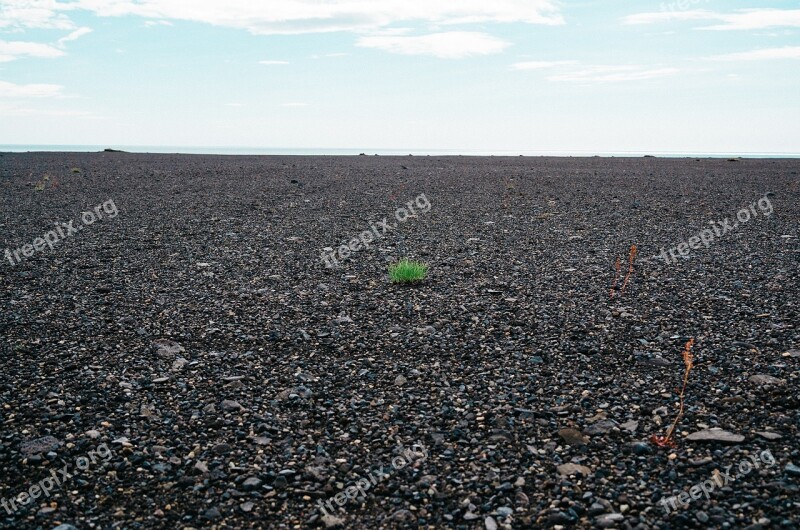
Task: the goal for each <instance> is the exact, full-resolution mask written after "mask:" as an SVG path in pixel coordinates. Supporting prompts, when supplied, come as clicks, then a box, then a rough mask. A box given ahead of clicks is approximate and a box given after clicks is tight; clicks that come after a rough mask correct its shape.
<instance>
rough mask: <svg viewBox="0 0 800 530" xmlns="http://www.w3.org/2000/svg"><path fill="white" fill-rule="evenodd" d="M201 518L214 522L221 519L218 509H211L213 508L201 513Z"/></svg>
mask: <svg viewBox="0 0 800 530" xmlns="http://www.w3.org/2000/svg"><path fill="white" fill-rule="evenodd" d="M203 517H205V518H206V519H208V520H210V521H214V520H216V519H221V518H222V514H221V513H220V512H219V509H218V508H216V507H213V508H209V509H208V510H206V511H205V513H203Z"/></svg>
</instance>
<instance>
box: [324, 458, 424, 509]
mask: <svg viewBox="0 0 800 530" xmlns="http://www.w3.org/2000/svg"><path fill="white" fill-rule="evenodd" d="M427 458H428V451H427V449H425V446H424V445H422V443H420V442H417V443H415V444H414V445H412V446H411V447H410V448H408V447H407V448H405V449H403V450H402V451H401V452H400V454H399V455H397V456H396V457H394V458H393V459H392V467H391V468H390V469H388V470H386V468H385V466H381V467H380V469H376V470H374V471H370V473H369V478H363V477H362V478H360V479H358V480H357V481H356V483H355V485H353V486H348V487H347V488H345V489H344V491H340V492H339V493H337V494H336V495H334V497H333V498H332V499H329V500H328V502H325V503H323V501H322V499H319V500H318V501H317V507H318V508H319V510H320V511H321V512H322V514H323V515H331V514H332V512H333V511H334V509H333V503H334V502H336V504H337V505H338V506H344V505H345V504H346V503H347V501H349V500H352V499H355V498H356V497H358V496H359V495H361V496H362V497H364V498H366V496H367V491H368V490H369V489H370V488H372V487H373V486H377V485H378V483H380V482H383V481H384V480H386V478H387V477H389V476H390V475H391V474H392V472H393V471H397V470H400V469H403V468H404V467H406V466H407V465H408V464H410V463H411V462H414V461H415V460H419V461H425V460H426V459H427ZM326 506H327V510H326V509H325V507H326ZM328 510H330V512H331V513H329V512H328Z"/></svg>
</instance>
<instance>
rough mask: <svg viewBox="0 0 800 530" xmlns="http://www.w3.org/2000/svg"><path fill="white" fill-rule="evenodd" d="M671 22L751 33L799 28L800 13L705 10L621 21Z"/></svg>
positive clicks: (628, 22)
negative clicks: (707, 22)
mask: <svg viewBox="0 0 800 530" xmlns="http://www.w3.org/2000/svg"><path fill="white" fill-rule="evenodd" d="M672 20H678V21H682V20H716V21H719V22H721V23H720V24H715V25H712V26H704V27H701V28H699V29H706V30H752V29H766V28H775V27H800V9H740V10H737V11H736V12H734V13H715V12H713V11H706V10H688V11H662V12H656V13H638V14H635V15H630V16H627V17H625V18H624V19H623V22H624V23H625V24H654V23H657V22H668V21H672Z"/></svg>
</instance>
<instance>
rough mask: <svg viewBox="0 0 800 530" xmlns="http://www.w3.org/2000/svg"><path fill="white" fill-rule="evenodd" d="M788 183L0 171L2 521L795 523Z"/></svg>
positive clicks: (263, 161)
mask: <svg viewBox="0 0 800 530" xmlns="http://www.w3.org/2000/svg"><path fill="white" fill-rule="evenodd" d="M798 172H800V160H779V159H763V160H755V159H732V160H725V159H694V158H687V159H660V158H635V159H634V158H538V157H513V158H512V157H485V158H484V157H420V156H413V157H412V156H404V157H385V156H380V157H378V156H353V157H288V156H287V157H281V156H274V157H259V156H207V155H147V154H128V153H30V154H27V153H26V154H12V153H3V154H0V229H2V230H0V234H2V235H1V236H0V252H4V253H5V254H4V255H3V256H0V257H2V265H0V284H1V285H2V289H0V302H2V307H3V312H2V318H0V335H2V341H1V342H0V375H2V379H0V405H1V406H0V500H2V503H3V504H2V508H0V527H2V528H25V529H27V528H31V529H39V528H41V529H51V528H53V527H56V526H57V525H61V524H63V525H72V526H61V527H60V529H61V530H72V529H73V527H74V528H77V529H78V530H86V529H101V528H102V529H107V528H108V529H110V528H120V529H122V528H125V529H139V528H164V529H189V528H197V529H200V528H220V529H222V528H292V529H294V528H334V527H339V528H356V529H362V528H363V529H367V528H431V529H433V528H436V529H438V528H458V529H484V528H485V529H488V530H492V529H498V528H550V527H555V528H620V529H630V528H637V529H646V528H661V529H668V528H726V529H735V528H750V529H757V528H781V529H791V528H799V527H800V492H799V487H798V486H799V484H798V481H800V398H798V395H797V390H798V386H800V330H798V324H800V308H799V307H798V293H800V244H798V236H800V234H798V220H800V190H799V189H798V184H799V183H800V175H798ZM742 212H744V213H742ZM745 214H746V215H745ZM737 216H738V218H737ZM745 217H747V219H746V220H745ZM726 219H727V220H726ZM712 222H713V223H712ZM365 233H369V234H371V236H367V235H365ZM709 233H710V234H711V235H709ZM354 238H360V240H361V241H363V243H361V241H356V243H358V244H356V245H353V247H354V248H356V250H351V251H348V250H346V249H342V250H339V248H340V247H341V245H343V244H348V242H350V241H351V240H353V239H354ZM367 239H370V241H367ZM365 244H366V245H365ZM684 244H685V245H684ZM632 245H636V249H637V250H638V256H637V257H636V259H634V260H633V262H632V264H631V263H630V257H631V255H630V250H631V247H632ZM359 246H360V248H358V247H359ZM51 247H52V248H51ZM326 249H328V250H326ZM662 249H663V253H662ZM670 249H673V251H672V253H670ZM332 251H333V254H332ZM348 253H349V254H350V255H349V256H347V257H344V255H346V254H348ZM326 255H328V256H331V255H335V259H336V261H337V262H338V264H337V266H334V267H329V266H326V259H325V256H326ZM659 255H660V256H661V257H659ZM402 257H409V258H413V259H419V260H422V261H424V262H426V263H427V264H429V266H430V271H429V275H428V278H427V279H426V280H424V281H423V282H421V283H418V284H413V285H398V284H393V283H391V282H390V281H389V279H388V275H387V266H388V265H389V264H390V263H393V262H395V261H397V260H399V259H400V258H402ZM617 259H619V260H620V267H619V274H617V271H616V270H615V262H616V261H617ZM332 263H333V262H332V261H331V260H330V259H329V260H327V264H328V265H330V264H332ZM629 272H630V274H628V273H629ZM626 276H627V277H628V281H627V283H626V284H625V289H624V291H623V290H622V289H621V285H622V284H623V283H624V282H625V280H624V278H625V277H626ZM615 285H616V286H615ZM614 286H615V287H614ZM690 338H694V339H695V343H694V347H693V349H692V353H693V355H694V368H693V370H691V372H690V373H689V376H688V384H687V386H686V390H685V410H684V413H683V417H682V418H680V421H679V423H678V426H677V429H676V431H675V441H676V446H675V447H664V448H662V447H658V446H656V445H655V444H654V443H653V442H651V441H650V438H651V437H652V436H653V435H664V434H665V433H666V432H667V429H668V428H669V426H670V425H671V424H672V422H673V421H674V420H675V418H676V415H677V414H678V410H679V398H678V395H679V392H680V389H681V386H682V382H683V377H684V360H683V359H682V356H681V352H682V350H683V349H684V345H685V344H686V342H687V341H688V340H689V339H690ZM701 485H702V486H701ZM698 492H699V493H698ZM673 497H674V498H673Z"/></svg>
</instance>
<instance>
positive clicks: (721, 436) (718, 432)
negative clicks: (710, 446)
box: [686, 429, 744, 444]
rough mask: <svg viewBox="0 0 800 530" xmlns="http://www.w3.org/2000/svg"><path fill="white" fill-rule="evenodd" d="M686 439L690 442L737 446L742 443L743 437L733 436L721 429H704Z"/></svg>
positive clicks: (739, 435)
mask: <svg viewBox="0 0 800 530" xmlns="http://www.w3.org/2000/svg"><path fill="white" fill-rule="evenodd" d="M686 439H687V440H689V441H690V442H721V443H733V444H738V443H742V442H743V441H744V436H742V435H741V434H733V433H732V432H728V431H724V430H722V429H706V430H702V431H697V432H693V433H692V434H690V435H689V436H687V437H686Z"/></svg>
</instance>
